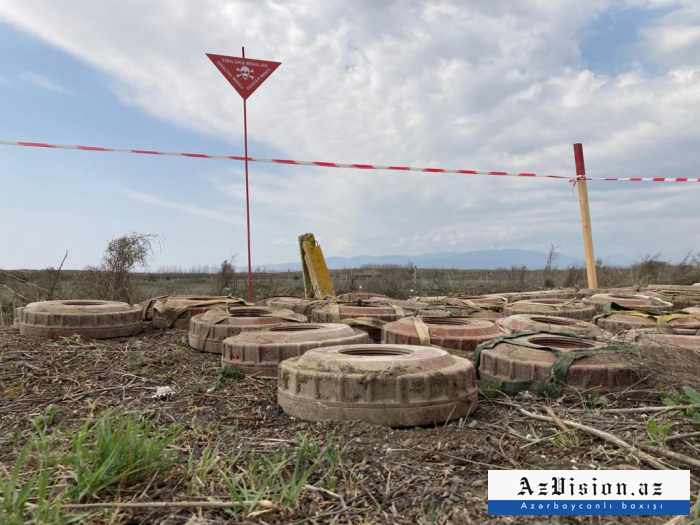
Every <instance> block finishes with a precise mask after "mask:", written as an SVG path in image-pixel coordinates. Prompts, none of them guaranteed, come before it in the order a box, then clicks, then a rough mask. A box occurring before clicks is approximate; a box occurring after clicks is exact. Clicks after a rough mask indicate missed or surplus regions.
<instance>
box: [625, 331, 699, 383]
mask: <svg viewBox="0 0 700 525" xmlns="http://www.w3.org/2000/svg"><path fill="white" fill-rule="evenodd" d="M638 332H639V335H641V334H642V333H643V331H642V330H639V331H638ZM646 337H649V338H651V339H652V341H653V342H646V341H644V340H643V339H639V337H636V336H635V337H633V339H634V341H633V342H626V343H620V344H619V350H620V355H621V356H622V358H623V359H624V360H625V361H626V362H628V363H629V364H630V365H631V366H632V367H633V368H634V369H635V370H636V371H637V373H638V374H639V375H640V377H642V378H644V379H645V381H646V383H647V384H648V385H649V386H655V387H657V386H660V387H664V388H675V387H680V386H691V387H693V388H696V389H697V388H700V351H698V350H690V349H688V348H682V347H680V346H677V345H674V344H671V343H667V342H662V341H659V340H653V339H654V338H653V335H652V334H648V335H646Z"/></svg>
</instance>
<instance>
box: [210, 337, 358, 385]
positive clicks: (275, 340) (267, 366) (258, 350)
mask: <svg viewBox="0 0 700 525" xmlns="http://www.w3.org/2000/svg"><path fill="white" fill-rule="evenodd" d="M368 342H369V337H368V336H367V334H366V333H365V332H362V331H358V330H353V329H352V328H351V327H349V326H348V325H345V324H338V323H327V324H321V323H318V324H285V325H281V326H276V327H272V328H269V329H266V330H262V331H255V332H244V333H241V334H240V335H237V336H234V337H229V338H227V339H225V340H224V341H223V343H222V344H221V349H222V351H221V363H222V364H223V365H227V364H234V365H237V366H238V367H240V368H241V370H243V372H245V373H246V374H248V375H252V374H256V375H258V376H259V377H272V378H274V377H277V368H278V366H279V364H280V363H281V362H282V361H284V360H285V359H290V358H292V357H299V356H301V355H303V354H304V353H305V352H307V351H308V350H312V349H314V348H322V347H326V346H338V345H354V344H363V343H368Z"/></svg>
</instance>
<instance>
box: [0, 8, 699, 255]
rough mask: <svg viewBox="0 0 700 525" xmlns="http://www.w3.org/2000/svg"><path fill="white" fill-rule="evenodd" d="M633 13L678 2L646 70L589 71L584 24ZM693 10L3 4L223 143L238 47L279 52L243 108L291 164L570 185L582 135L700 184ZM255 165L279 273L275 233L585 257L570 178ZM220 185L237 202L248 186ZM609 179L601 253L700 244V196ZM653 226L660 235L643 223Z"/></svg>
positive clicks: (156, 110) (145, 102) (596, 145)
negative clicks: (223, 71) (364, 167)
mask: <svg viewBox="0 0 700 525" xmlns="http://www.w3.org/2000/svg"><path fill="white" fill-rule="evenodd" d="M630 5H632V6H634V7H635V8H654V7H658V6H659V5H665V6H667V7H668V8H669V9H672V11H671V12H670V13H668V14H666V15H664V16H662V17H660V18H658V19H657V20H656V21H652V22H651V23H648V24H647V25H646V26H645V27H644V29H642V30H640V42H639V43H638V45H637V47H636V55H635V57H634V58H635V63H636V64H638V65H637V66H636V68H635V69H633V70H630V71H624V72H622V73H620V74H615V75H610V74H600V73H598V72H595V71H591V70H589V69H587V68H586V67H585V65H584V60H583V59H582V57H581V51H580V41H579V40H578V39H579V38H581V37H580V35H581V34H582V33H583V31H582V30H583V29H585V28H586V27H588V26H589V25H590V24H592V23H594V22H595V20H596V19H597V17H598V16H599V15H600V14H601V13H602V12H604V11H605V10H615V9H623V8H626V7H628V6H630ZM137 6H138V11H139V16H137V17H135V16H133V12H134V10H135V9H136V8H137ZM674 6H675V7H674ZM698 9H699V7H698V6H697V2H678V3H674V2H665V1H658V0H628V1H627V2H619V1H616V0H610V1H606V0H593V1H590V2H585V3H583V4H582V3H581V2H575V1H574V0H562V1H558V2H539V1H535V0H531V1H522V2H507V1H493V2H470V3H463V2H457V1H448V0H445V1H439V2H438V1H435V2H428V1H417V0H412V1H394V2H367V1H365V2H352V3H350V2H324V1H312V0H292V1H287V2H283V3H281V2H280V3H264V4H263V3H260V2H252V1H248V2H236V3H230V2H225V1H222V0H203V1H197V2H195V1H194V0H189V1H185V0H182V1H180V2H178V3H177V6H174V5H173V4H172V3H171V2H166V1H165V0H161V1H154V2H149V3H146V4H141V3H139V4H136V3H134V2H132V3H128V2H127V3H126V4H125V3H124V2H116V1H115V2H99V3H95V2H91V1H89V0H73V1H72V2H69V3H68V4H66V3H61V4H60V5H59V4H53V3H45V2H42V3H38V2H21V3H19V2H17V3H9V2H6V3H3V4H0V16H4V17H5V18H6V19H7V20H8V21H10V22H11V23H13V24H15V25H17V26H18V27H20V28H23V29H25V30H27V31H30V32H32V33H34V34H36V35H38V36H39V37H41V38H43V39H45V40H47V41H48V42H51V43H52V44H54V45H56V46H58V47H60V48H62V49H64V50H66V51H68V52H70V53H72V54H74V55H75V56H77V57H79V58H80V59H82V60H84V61H86V62H88V63H89V64H91V65H92V66H93V67H95V68H97V69H100V70H102V71H104V72H106V73H108V74H109V75H111V78H113V79H114V89H115V91H116V93H117V94H118V95H119V96H120V97H121V98H122V99H123V100H125V101H127V102H128V103H130V104H133V105H135V106H138V107H141V108H143V110H144V111H147V112H149V113H151V114H153V115H155V116H158V117H160V118H163V119H167V120H170V121H172V122H176V123H178V124H180V125H183V126H186V127H188V128H190V129H195V130H199V131H202V132H206V133H208V134H211V135H213V136H215V137H217V138H222V139H227V138H229V137H230V136H231V130H234V132H235V131H236V130H238V129H240V128H241V127H242V126H241V124H242V122H241V119H242V115H241V107H240V106H241V103H240V99H239V98H238V95H237V94H236V93H235V92H234V91H233V90H232V89H231V88H230V87H229V86H228V85H227V83H226V81H225V80H224V79H223V78H222V77H221V75H220V74H219V73H218V71H216V69H215V68H214V67H213V66H212V65H211V63H210V62H209V61H208V60H207V59H206V57H205V56H204V53H205V52H214V53H229V54H238V51H239V50H238V48H237V47H236V46H232V43H233V42H236V43H245V44H246V46H247V47H246V52H247V54H248V55H249V56H252V57H256V58H261V59H269V60H278V61H281V62H282V66H281V67H280V68H279V69H278V70H277V71H276V72H275V73H274V75H273V76H272V77H271V78H270V79H269V80H268V81H267V82H266V83H265V85H264V86H263V87H261V88H260V89H259V90H258V91H257V92H256V93H255V95H254V96H253V97H252V98H251V99H250V100H249V104H248V109H249V130H250V134H251V137H252V138H253V139H255V140H256V141H258V143H263V144H265V145H266V146H267V147H270V148H272V149H273V150H274V151H275V152H276V153H275V155H276V156H282V155H285V156H287V157H289V158H298V159H314V160H329V161H338V162H359V163H376V164H404V165H416V166H421V165H436V166H444V167H456V168H466V169H497V170H499V169H502V170H526V171H535V172H546V173H561V174H565V175H569V174H572V173H573V158H572V157H573V155H572V148H571V144H572V143H573V142H583V143H584V146H585V150H586V160H587V168H588V173H589V175H591V176H631V175H634V176H662V175H668V176H695V177H697V176H700V172H698V170H697V161H696V158H695V151H696V148H697V142H698V139H699V138H700V120H699V119H697V115H698V114H700V59H698V58H697V57H698V56H700V53H698V45H700V44H699V43H698V42H699V41H698V39H697V35H696V34H695V32H696V26H697V16H698ZM68 27H70V29H71V30H70V31H66V28H68ZM649 61H654V67H653V68H652V67H647V66H645V64H647V63H649ZM134 146H136V147H138V145H134ZM277 152H279V154H277ZM251 155H253V156H256V155H258V154H257V152H256V151H251ZM258 156H260V155H258ZM251 169H252V170H253V171H252V173H254V174H255V176H254V177H251V199H252V210H251V212H252V213H253V215H254V218H255V221H256V222H255V224H257V225H258V226H257V227H258V228H259V233H258V235H259V236H260V235H263V236H264V237H265V238H267V239H276V240H273V241H272V243H270V241H268V242H267V243H266V245H267V246H268V247H269V246H270V244H272V246H273V248H272V249H271V251H268V252H267V255H266V256H267V257H268V258H269V259H270V260H269V262H279V261H280V260H286V259H289V257H290V255H291V256H294V257H296V255H295V254H294V247H293V246H288V247H286V248H285V250H287V251H285V252H283V250H282V247H283V246H285V245H284V244H282V243H278V242H277V241H279V240H280V239H295V238H296V236H297V235H298V234H299V233H302V232H303V231H314V233H315V234H316V236H317V238H319V239H322V242H324V250H325V251H326V253H328V254H340V253H350V252H354V253H360V252H362V253H385V252H386V251H389V249H393V250H401V251H403V252H404V253H409V254H411V253H419V252H421V251H424V250H440V249H454V250H470V249H481V248H495V247H530V248H532V247H540V248H542V249H546V248H547V247H548V246H549V244H550V243H554V244H556V245H558V246H560V247H562V250H563V251H565V253H566V252H568V253H570V254H571V255H576V254H577V253H580V251H581V248H580V226H579V224H578V216H577V214H578V205H577V200H576V197H575V195H574V194H572V192H571V189H570V186H569V184H568V183H567V182H564V181H548V180H544V181H539V180H527V181H520V180H502V179H497V178H486V177H481V178H479V177H469V176H462V177H460V176H442V175H428V174H413V173H378V172H359V173H358V172H351V171H348V170H324V169H321V168H309V169H306V168H298V167H284V168H282V167H280V168H277V169H275V170H273V169H271V168H270V169H268V168H265V167H261V166H260V165H255V166H254V167H253V168H251ZM235 173H236V174H237V175H238V174H240V171H235ZM210 182H211V183H213V184H214V185H215V188H216V189H217V190H218V191H221V192H223V193H224V194H226V195H228V196H230V197H232V198H234V199H238V202H241V200H240V199H241V196H242V182H241V178H240V177H237V178H236V179H235V182H229V179H228V178H227V179H226V180H224V179H223V178H220V177H219V178H214V179H210ZM604 184H606V183H598V184H591V185H590V188H591V189H590V192H591V199H592V207H593V210H592V213H593V220H594V228H595V231H596V243H597V244H598V246H599V250H598V251H599V253H602V254H617V255H625V254H632V253H639V252H640V251H641V252H642V253H643V252H645V251H656V250H657V249H658V248H659V247H662V246H678V250H679V251H685V250H686V249H687V247H688V246H697V245H698V244H700V236H699V235H698V234H697V233H695V232H696V231H697V229H695V230H692V229H687V228H678V218H677V217H676V216H675V211H676V210H685V211H684V213H685V217H686V219H687V220H697V219H698V218H700V215H699V214H700V207H698V206H697V204H696V203H697V191H698V189H697V188H696V187H695V186H691V187H689V186H682V185H675V186H670V185H669V186H661V185H651V186H649V187H645V188H639V187H636V186H633V185H624V184H619V185H608V186H605V185H604ZM149 199H151V201H150V203H151V204H154V205H158V206H168V207H171V208H174V209H179V210H181V211H185V212H186V213H196V214H199V215H200V216H203V217H206V216H207V215H203V214H202V213H209V214H211V213H214V214H215V215H216V216H218V217H219V218H218V219H215V220H221V218H222V217H221V215H218V214H219V212H211V211H209V210H201V209H195V208H193V207H192V206H191V205H188V204H181V203H180V204H175V203H170V202H166V201H162V202H161V201H159V202H156V201H154V200H153V199H156V200H158V198H156V197H152V196H149ZM142 200H143V199H142ZM144 202H146V201H144ZM659 203H663V204H659ZM669 206H672V207H673V208H674V209H673V210H669V209H668V207H669ZM188 210H189V211H188ZM224 216H225V217H228V219H227V220H229V219H231V217H229V216H228V215H224ZM211 218H214V216H212V217H211ZM599 218H600V219H599ZM649 218H653V220H654V223H655V224H656V225H658V226H654V228H653V230H654V231H657V232H659V233H660V235H659V236H651V235H649V234H648V231H641V230H640V229H638V228H636V227H635V224H636V223H635V222H634V221H635V220H645V221H646V220H647V219H649ZM231 220H232V219H231ZM597 220H600V222H599V223H597V222H596V221H597ZM613 226H614V227H615V229H614V231H612V232H610V231H607V229H609V228H612V227H613ZM661 232H665V233H661ZM254 239H255V237H254ZM397 239H398V240H397ZM412 239H413V240H412ZM292 244H293V243H292ZM268 249H269V248H268ZM261 253H263V254H264V253H265V252H264V248H261ZM278 254H281V255H278ZM272 259H276V260H272Z"/></svg>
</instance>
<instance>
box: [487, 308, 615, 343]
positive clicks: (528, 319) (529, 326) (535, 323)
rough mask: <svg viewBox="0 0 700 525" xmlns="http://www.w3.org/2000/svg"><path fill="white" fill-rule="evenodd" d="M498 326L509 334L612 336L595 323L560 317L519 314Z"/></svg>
mask: <svg viewBox="0 0 700 525" xmlns="http://www.w3.org/2000/svg"><path fill="white" fill-rule="evenodd" d="M496 324H497V325H498V326H499V327H500V328H501V329H502V330H503V331H505V332H506V333H509V334H520V333H523V332H539V331H546V332H563V333H570V334H578V335H590V336H593V337H598V338H608V337H611V335H612V334H611V333H609V332H607V331H606V330H603V329H602V328H601V327H599V326H596V325H594V324H593V323H589V322H587V321H581V320H578V319H569V318H567V317H558V316H546V315H545V316H540V315H528V314H518V315H511V316H510V317H504V318H503V319H498V320H496Z"/></svg>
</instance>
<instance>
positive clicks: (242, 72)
mask: <svg viewBox="0 0 700 525" xmlns="http://www.w3.org/2000/svg"><path fill="white" fill-rule="evenodd" d="M236 71H238V75H236V77H243V78H244V79H245V80H248V79H249V78H251V79H253V78H255V77H254V76H253V73H254V71H253V70H252V69H250V68H249V67H248V66H242V67H237V68H236Z"/></svg>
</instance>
